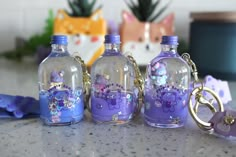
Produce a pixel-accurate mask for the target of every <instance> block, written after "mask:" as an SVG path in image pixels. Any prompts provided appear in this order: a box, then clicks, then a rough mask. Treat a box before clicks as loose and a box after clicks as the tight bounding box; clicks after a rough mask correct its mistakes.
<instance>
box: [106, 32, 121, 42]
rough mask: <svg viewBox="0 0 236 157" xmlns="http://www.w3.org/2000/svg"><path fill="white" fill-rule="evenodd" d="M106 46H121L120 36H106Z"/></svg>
mask: <svg viewBox="0 0 236 157" xmlns="http://www.w3.org/2000/svg"><path fill="white" fill-rule="evenodd" d="M104 43H106V44H109V43H110V44H120V43H121V42H120V35H114V34H108V35H106V36H105V42H104Z"/></svg>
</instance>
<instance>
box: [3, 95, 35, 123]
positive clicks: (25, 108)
mask: <svg viewBox="0 0 236 157" xmlns="http://www.w3.org/2000/svg"><path fill="white" fill-rule="evenodd" d="M30 116H39V101H38V100H36V99H34V98H32V97H23V96H12V95H6V94H0V118H10V117H15V118H23V117H24V118H25V117H30Z"/></svg>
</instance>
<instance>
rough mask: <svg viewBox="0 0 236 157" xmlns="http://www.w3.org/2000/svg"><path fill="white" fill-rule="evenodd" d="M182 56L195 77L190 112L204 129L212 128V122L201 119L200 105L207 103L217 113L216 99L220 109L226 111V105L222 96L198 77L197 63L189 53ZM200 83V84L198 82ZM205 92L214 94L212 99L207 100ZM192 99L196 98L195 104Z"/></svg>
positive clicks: (190, 99)
mask: <svg viewBox="0 0 236 157" xmlns="http://www.w3.org/2000/svg"><path fill="white" fill-rule="evenodd" d="M182 58H183V59H184V60H185V61H186V62H187V64H188V65H189V66H190V68H191V72H192V75H193V78H194V82H193V90H192V91H191V93H190V95H189V101H188V102H189V112H190V114H191V116H192V117H193V119H194V121H195V122H196V123H197V125H198V126H199V127H200V128H201V129H203V130H211V129H212V128H213V127H212V124H211V123H209V122H204V121H203V120H201V119H200V118H199V117H198V115H197V113H198V107H199V106H200V105H205V106H207V107H208V108H209V109H210V110H211V112H212V113H216V112H217V109H216V108H215V107H214V106H213V102H214V101H216V102H217V104H218V107H219V111H220V112H223V111H224V106H223V103H222V101H221V99H220V97H219V96H218V95H217V94H216V93H215V92H214V91H213V90H212V89H210V88H208V87H205V86H204V84H203V83H202V82H201V81H200V80H199V78H198V71H197V67H196V65H195V63H194V62H193V61H192V60H191V58H190V55H189V54H188V53H184V54H182ZM199 83H200V86H199V85H198V86H197V84H199ZM203 92H204V93H208V94H209V95H211V96H212V99H210V100H207V99H206V98H205V96H204V94H203ZM192 99H194V100H195V104H194V105H193V102H192Z"/></svg>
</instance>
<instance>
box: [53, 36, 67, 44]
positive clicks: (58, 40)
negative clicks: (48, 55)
mask: <svg viewBox="0 0 236 157" xmlns="http://www.w3.org/2000/svg"><path fill="white" fill-rule="evenodd" d="M51 44H58V45H67V44H68V41H67V36H66V35H53V36H52V38H51Z"/></svg>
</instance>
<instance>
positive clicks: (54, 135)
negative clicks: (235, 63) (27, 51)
mask: <svg viewBox="0 0 236 157" xmlns="http://www.w3.org/2000/svg"><path fill="white" fill-rule="evenodd" d="M0 84H1V88H0V93H4V94H18V95H25V96H26V95H28V96H33V97H35V98H37V95H38V87H37V66H36V65H34V64H33V63H32V62H31V61H26V62H24V63H15V62H11V61H6V60H0ZM230 88H231V92H232V97H233V99H235V100H236V83H235V82H230ZM235 100H234V101H233V102H231V103H230V105H231V106H233V108H235V109H236V105H235V104H236V103H235V102H236V101H235ZM233 104H234V105H233ZM206 115H207V114H206ZM203 118H206V116H204V115H203ZM235 147H236V139H226V138H221V137H217V136H215V135H209V134H208V133H206V132H203V131H201V130H200V129H199V128H198V127H197V126H196V125H195V123H194V122H193V120H192V119H191V117H190V116H189V117H188V121H187V124H186V126H185V127H183V128H178V129H158V128H152V127H149V126H146V125H145V124H144V123H143V120H142V117H141V116H140V117H138V118H137V119H136V120H134V121H133V122H131V123H129V124H125V125H121V126H115V125H106V124H94V123H93V122H92V121H91V118H90V115H89V113H86V116H85V118H84V120H83V121H82V122H80V123H78V124H75V125H71V126H62V127H48V126H44V125H42V123H41V121H40V120H39V119H38V118H35V119H24V120H14V119H1V120H0V157H67V156H68V157H70V156H71V157H110V156H112V157H123V156H128V157H152V156H153V157H172V156H177V157H189V156H191V157H198V156H199V157H204V156H206V157H211V156H212V157H213V156H214V157H220V156H222V157H226V156H229V157H236V149H235Z"/></svg>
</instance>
